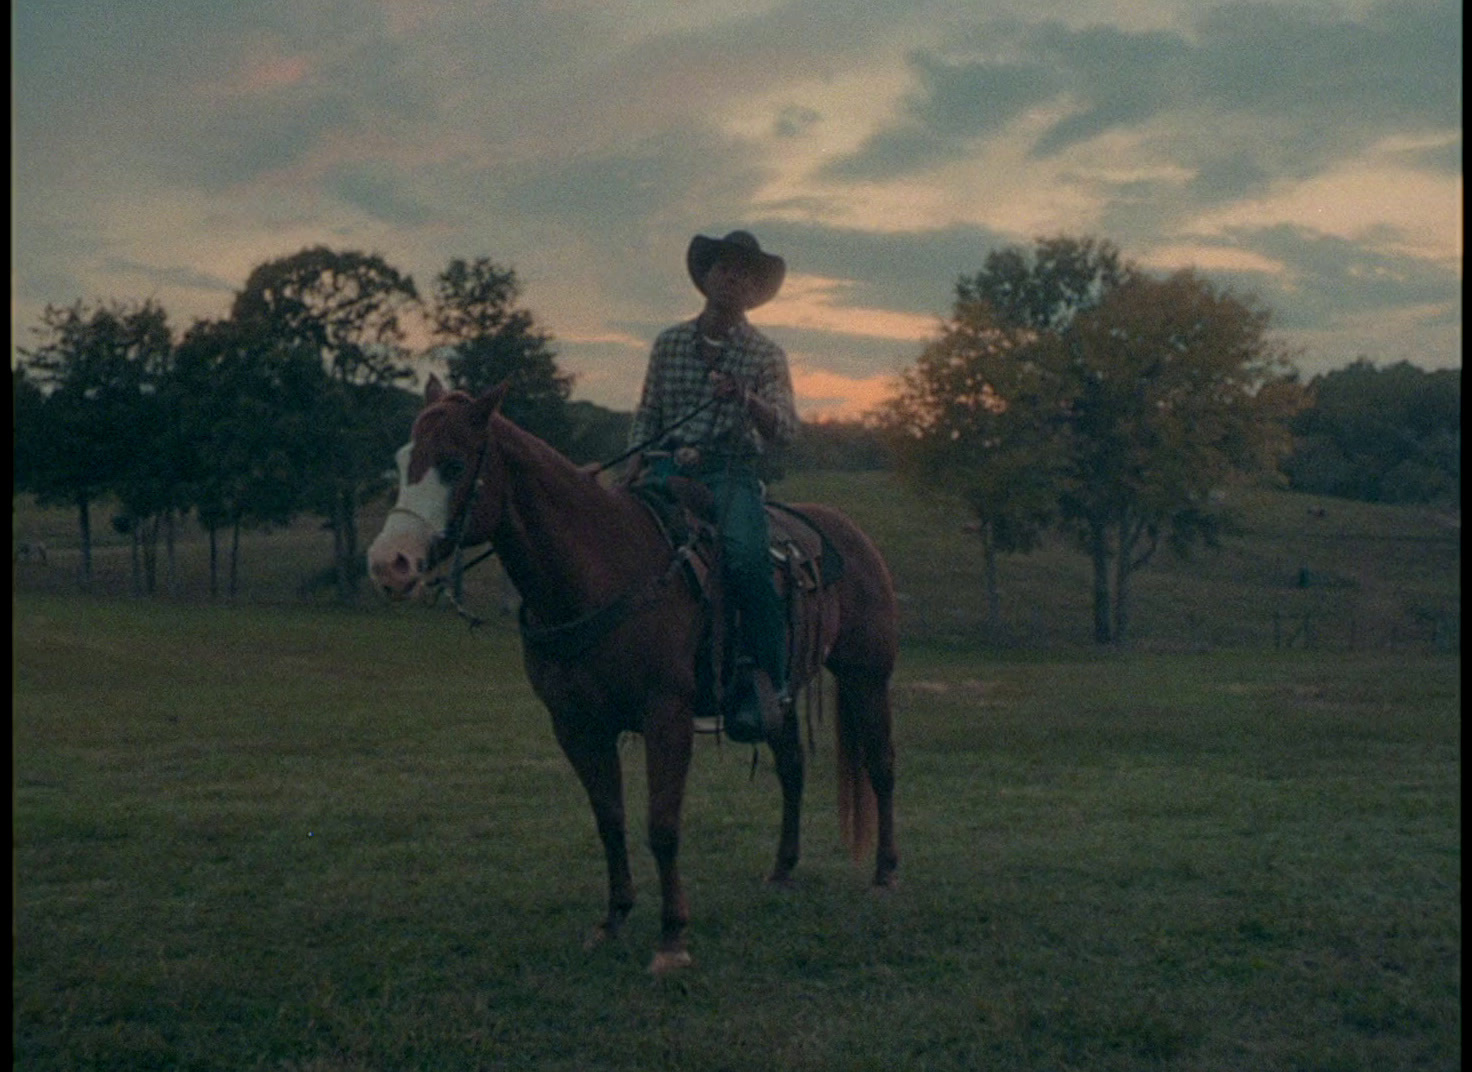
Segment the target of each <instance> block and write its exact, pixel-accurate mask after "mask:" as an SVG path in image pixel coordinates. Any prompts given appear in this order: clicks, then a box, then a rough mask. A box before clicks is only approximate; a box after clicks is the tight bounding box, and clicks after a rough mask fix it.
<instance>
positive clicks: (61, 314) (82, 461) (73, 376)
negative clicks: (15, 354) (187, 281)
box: [20, 301, 170, 585]
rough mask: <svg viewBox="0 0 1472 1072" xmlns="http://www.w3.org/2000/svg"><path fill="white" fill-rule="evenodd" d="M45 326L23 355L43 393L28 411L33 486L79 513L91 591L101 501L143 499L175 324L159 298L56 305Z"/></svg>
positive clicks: (83, 574) (83, 573)
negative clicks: (95, 515) (95, 516)
mask: <svg viewBox="0 0 1472 1072" xmlns="http://www.w3.org/2000/svg"><path fill="white" fill-rule="evenodd" d="M41 319H42V323H41V326H40V327H37V328H33V329H32V330H33V332H34V334H36V335H37V336H39V338H40V342H39V344H38V345H37V346H36V347H35V348H34V349H29V350H28V349H22V350H21V351H20V354H21V359H22V364H23V366H24V367H25V369H26V372H27V378H28V379H31V378H32V377H34V378H33V383H34V385H35V387H36V389H37V391H38V392H39V393H40V395H41V396H42V402H41V403H40V405H39V406H38V407H36V406H32V408H31V410H29V411H28V412H27V413H26V414H25V415H26V417H27V419H28V420H29V421H30V422H32V423H31V429H32V430H31V433H30V434H31V436H32V437H33V442H32V443H31V444H30V445H29V447H28V451H27V458H26V461H25V470H26V476H25V482H26V486H27V488H28V489H29V490H31V491H32V492H34V493H35V495H36V497H37V499H38V500H39V501H41V502H43V503H67V504H69V505H72V506H74V507H75V508H76V510H77V526H78V530H79V534H80V541H79V542H80V545H81V549H82V564H81V570H80V580H81V582H82V583H83V584H84V585H86V584H89V583H90V582H91V579H92V506H93V504H94V503H95V502H96V501H97V499H98V498H99V497H101V496H102V495H104V494H105V493H107V492H110V491H119V492H122V493H123V494H125V495H134V496H135V497H136V498H137V499H141V498H143V497H144V496H143V493H142V491H141V490H140V489H139V487H138V484H139V483H141V474H142V472H143V469H144V467H145V466H146V465H147V464H148V463H149V458H150V453H149V452H150V451H154V450H156V447H157V443H156V441H155V440H154V439H153V438H152V437H151V432H153V431H156V429H155V428H154V424H155V420H154V417H155V415H156V414H155V411H156V406H154V405H153V404H152V402H151V398H152V396H153V395H154V394H155V393H156V392H157V389H158V384H159V379H160V376H161V370H162V369H163V368H164V367H165V366H166V365H167V362H168V357H169V351H170V338H169V331H168V326H167V317H166V315H165V314H164V311H163V309H162V308H161V307H159V306H158V305H157V304H155V303H153V302H151V301H150V302H145V303H143V304H142V305H126V304H121V303H117V302H110V303H104V304H98V305H96V306H88V305H86V304H84V303H82V302H77V303H76V304H75V305H72V306H70V307H67V308H60V307H56V306H47V308H46V310H45V312H44V313H43V314H42V318H41ZM32 402H34V399H32ZM130 482H131V483H130ZM135 505H136V502H135Z"/></svg>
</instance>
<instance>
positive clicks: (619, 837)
mask: <svg viewBox="0 0 1472 1072" xmlns="http://www.w3.org/2000/svg"><path fill="white" fill-rule="evenodd" d="M562 750H563V751H564V752H565V753H566V754H567V758H568V761H569V762H571V763H572V767H573V770H575V771H576V772H577V775H578V780H579V781H580V782H582V783H583V788H584V789H585V790H586V791H587V794H588V802H589V803H590V804H591V805H592V806H593V819H594V821H595V822H596V823H597V825H598V838H599V840H601V841H602V842H603V856H604V859H605V860H606V862H607V864H608V915H607V916H606V917H605V918H604V920H603V922H602V923H600V924H599V925H598V926H597V927H596V928H594V930H593V933H592V934H591V935H590V936H589V937H588V941H587V945H588V947H589V948H592V947H593V946H595V945H598V944H599V943H601V942H604V941H606V940H608V939H610V938H614V937H616V936H617V935H618V932H619V929H620V928H621V927H622V926H623V923H624V920H625V919H627V918H628V915H629V912H630V911H631V910H632V909H633V907H634V878H633V875H632V874H630V872H629V847H628V839H627V835H626V832H625V831H626V824H625V820H624V785H623V770H622V768H621V767H620V766H619V761H618V741H617V738H609V739H606V740H590V739H587V738H579V739H572V740H564V741H562Z"/></svg>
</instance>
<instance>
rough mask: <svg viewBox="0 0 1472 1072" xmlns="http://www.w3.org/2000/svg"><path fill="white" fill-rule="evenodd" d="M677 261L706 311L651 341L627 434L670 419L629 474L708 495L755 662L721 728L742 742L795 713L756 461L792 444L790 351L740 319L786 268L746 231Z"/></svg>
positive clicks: (638, 437)
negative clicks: (687, 485) (682, 483)
mask: <svg viewBox="0 0 1472 1072" xmlns="http://www.w3.org/2000/svg"><path fill="white" fill-rule="evenodd" d="M685 263H686V267H687V268H688V270H689V273H690V278H691V280H692V281H693V282H694V284H695V288H696V289H697V290H699V291H700V293H701V294H703V295H704V296H705V307H704V308H703V309H702V310H701V311H700V314H699V315H698V316H696V317H695V318H694V319H693V320H687V321H684V322H682V323H679V324H676V325H674V326H673V327H671V328H667V329H666V330H665V331H663V332H661V333H660V334H659V336H658V337H657V338H656V339H655V340H654V347H653V350H652V352H651V353H650V356H649V367H648V370H647V372H646V373H645V378H644V388H643V391H642V393H641V396H640V399H639V407H638V409H637V410H636V411H635V413H634V423H633V427H632V428H631V429H630V432H629V442H630V443H631V444H635V443H644V442H645V441H646V440H647V439H648V438H649V437H650V436H657V435H658V434H659V430H660V429H661V428H666V427H670V426H671V425H676V426H677V427H676V428H675V430H674V431H672V432H671V433H670V435H669V436H668V437H667V438H666V439H665V440H664V441H663V442H661V443H658V444H657V445H656V446H657V449H656V450H654V451H652V452H650V453H648V454H646V455H645V456H644V457H643V458H642V459H641V461H640V463H639V464H638V467H637V469H636V472H635V476H634V479H636V480H646V481H647V480H653V481H665V480H668V478H669V477H670V476H674V475H678V476H682V477H686V478H688V479H691V480H694V481H696V482H698V483H699V484H702V485H704V486H705V487H706V488H707V489H708V490H709V492H710V494H711V499H712V501H713V503H714V507H715V513H716V526H717V528H718V530H719V532H720V535H721V561H722V563H723V568H722V575H723V578H724V581H725V585H726V591H727V593H728V594H729V596H730V598H731V599H732V602H733V604H734V606H735V607H736V609H737V611H738V613H739V616H740V618H739V620H740V633H739V639H740V642H741V644H742V648H743V651H744V654H745V656H746V657H747V659H748V660H749V662H750V663H751V664H753V665H752V666H751V670H750V686H749V687H747V688H745V690H744V694H743V695H742V697H741V699H740V701H739V702H738V703H737V704H736V705H735V706H734V708H733V709H732V710H730V711H729V713H728V715H727V718H726V722H725V730H726V735H727V736H728V737H730V738H731V739H732V740H733V741H738V742H741V743H750V742H757V741H761V740H763V739H764V738H765V737H767V736H769V735H770V734H773V733H775V732H776V731H777V729H778V728H779V727H780V726H781V723H782V720H783V719H784V718H785V717H786V714H787V712H788V711H789V710H790V709H791V695H790V692H789V689H788V680H787V678H788V667H787V643H786V638H785V635H784V629H785V616H784V611H783V607H782V602H781V599H780V597H779V596H778V594H777V590H776V588H775V587H774V585H773V582H772V564H771V560H770V558H769V553H768V546H767V545H768V528H767V515H766V510H765V508H764V506H763V502H762V486H761V481H760V480H759V478H758V463H759V460H760V458H761V456H762V454H763V452H764V451H765V450H767V449H769V448H772V447H779V446H784V445H786V444H787V443H789V442H790V441H791V440H792V437H793V435H794V433H795V432H796V431H797V425H798V418H797V411H796V409H795V408H794V406H793V400H792V377H791V373H790V372H789V371H788V367H787V355H786V354H785V353H783V351H782V348H781V347H780V346H778V345H777V344H776V343H774V342H773V341H772V340H771V339H769V338H767V337H766V336H765V335H763V334H762V333H761V332H759V331H757V330H756V328H754V327H752V326H751V324H750V322H749V321H748V320H747V319H746V314H747V313H748V312H749V311H750V310H752V309H754V308H756V307H757V306H758V305H761V304H762V303H764V302H766V301H770V300H771V299H772V298H773V297H775V296H776V294H777V291H778V290H779V289H780V288H781V286H782V279H783V277H784V275H785V274H786V270H787V266H786V264H785V262H784V261H783V260H782V258H781V257H778V256H775V255H773V254H771V253H767V252H764V251H763V250H762V249H761V246H760V245H759V244H758V243H757V240H756V239H755V238H754V237H753V236H752V235H751V234H749V233H747V232H746V231H732V232H731V233H730V234H728V235H726V236H725V237H724V238H707V237H706V236H704V235H696V236H695V238H694V239H692V240H691V242H690V247H689V249H688V251H687V252H686V255H685ZM690 414H695V416H694V417H691V418H690V419H688V420H686V419H685V418H687V417H688V416H689V415H690Z"/></svg>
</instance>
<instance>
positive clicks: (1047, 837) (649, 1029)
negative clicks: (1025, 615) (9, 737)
mask: <svg viewBox="0 0 1472 1072" xmlns="http://www.w3.org/2000/svg"><path fill="white" fill-rule="evenodd" d="M14 619H15V631H16V640H15V686H14V688H15V697H14V698H15V714H14V727H15V728H14V735H15V746H16V760H15V764H16V774H15V777H16V816H15V836H16V842H17V867H18V875H19V878H18V910H17V911H18V916H17V926H18V935H19V937H18V940H17V944H16V953H15V968H14V983H15V997H14V1045H15V1067H16V1068H23V1069H27V1070H46V1069H72V1068H138V1069H143V1068H150V1069H151V1068H160V1069H163V1068H170V1069H172V1068H179V1069H250V1068H262V1069H278V1070H300V1072H307V1070H311V1072H338V1070H360V1069H473V1068H489V1069H565V1070H568V1072H572V1070H578V1072H585V1070H592V1069H627V1070H652V1069H674V1070H690V1072H696V1070H699V1072H707V1070H723V1069H729V1070H741V1069H752V1070H756V1069H761V1070H763V1072H768V1070H774V1069H841V1070H864V1069H873V1070H881V1069H883V1070H890V1069H909V1068H916V1069H940V1070H947V1069H957V1070H959V1069H968V1070H969V1069H1090V1070H1093V1069H1136V1068H1164V1069H1192V1070H1194V1069H1245V1068H1263V1069H1322V1070H1341V1069H1342V1070H1349V1069H1365V1070H1382V1069H1410V1068H1426V1069H1453V1068H1459V1067H1460V1065H1461V1038H1460V1011H1459V997H1460V941H1461V933H1460V915H1459V910H1460V879H1459V871H1460V867H1459V865H1460V828H1459V816H1458V792H1459V775H1458V756H1457V749H1458V732H1459V731H1458V718H1459V684H1458V671H1459V665H1460V664H1459V662H1458V661H1457V660H1456V659H1454V658H1449V657H1430V656H1415V655H1409V654H1405V653H1401V654H1398V655H1395V656H1393V657H1392V656H1389V655H1384V654H1381V655H1377V654H1362V655H1360V656H1358V657H1351V656H1347V655H1323V654H1307V653H1302V652H1295V653H1292V654H1285V655H1281V656H1273V657H1269V656H1264V655H1262V654H1254V655H1251V656H1248V655H1244V654H1236V653H1231V652H1219V653H1215V654H1210V655H1196V656H1186V655H1178V656H1142V655H1137V656H1130V657H1123V658H1097V657H1093V658H1082V659H1080V658H1073V659H1069V660H1061V659H1058V660H1048V661H1024V660H1020V659H1019V660H1006V661H999V660H997V659H995V658H983V657H970V656H963V655H959V654H955V653H926V652H923V651H914V650H912V651H908V652H907V653H906V656H905V659H904V661H903V665H902V670H901V674H900V677H899V680H898V682H897V685H896V689H895V696H896V718H897V725H898V739H899V754H900V777H901V783H900V785H901V788H900V797H899V801H900V805H899V808H900V812H899V815H900V837H901V850H902V852H903V853H904V860H903V863H902V875H903V886H902V888H901V889H900V890H899V891H898V892H897V893H895V894H892V895H883V896H876V895H874V894H871V893H869V892H868V891H867V889H866V885H865V878H866V872H865V871H861V870H856V869H855V868H853V867H852V865H850V864H849V862H848V861H847V859H846V858H845V857H844V856H843V854H842V851H841V849H840V847H839V845H838V839H837V833H836V822H835V818H834V814H833V812H834V809H833V784H832V746H831V743H830V741H829V733H828V732H827V731H826V729H825V731H824V732H821V733H820V735H819V742H820V744H819V753H818V755H817V756H816V757H815V758H814V760H813V763H812V767H811V775H810V781H809V795H808V802H809V809H808V815H807V819H806V822H805V834H806V837H807V844H806V856H805V859H804V862H803V864H802V865H801V867H800V869H799V872H798V873H799V876H800V881H799V883H798V885H797V888H796V889H795V890H790V891H782V892H779V891H773V890H768V889H766V888H765V887H764V886H763V885H762V883H761V877H762V875H763V873H764V871H765V869H766V867H767V866H768V865H769V863H770V857H771V853H772V851H773V849H774V847H775V835H776V819H777V810H778V802H777V794H776V787H775V779H774V778H773V777H772V775H771V773H770V764H769V762H765V763H764V764H763V769H762V771H761V773H759V775H758V777H757V779H756V781H755V783H751V782H749V781H748V779H747V770H748V759H749V756H750V752H749V750H746V749H737V748H731V747H727V748H724V749H717V748H715V747H714V746H710V745H704V746H702V747H701V748H700V749H699V754H698V755H697V758H696V763H695V770H694V772H693V775H692V782H691V791H690V798H689V801H688V805H687V815H686V840H685V848H684V852H683V860H684V864H685V873H686V879H687V886H688V892H689V894H690V898H691V902H692V907H693V912H694V924H693V927H692V936H691V938H692V942H691V944H692V951H693V952H694V954H695V957H696V966H695V967H694V968H693V969H692V970H690V971H688V972H686V973H684V974H683V975H680V976H678V977H676V978H673V979H664V980H655V979H651V978H650V977H649V976H647V975H646V974H645V971H644V967H645V964H646V963H647V961H648V957H649V954H650V952H651V948H652V945H653V941H654V936H655V931H656V927H657V915H658V910H657V903H656V901H657V898H656V891H655V884H654V881H653V868H652V864H651V863H650V861H649V856H648V853H647V852H646V851H644V849H643V847H642V843H643V831H642V821H636V823H635V831H634V838H633V840H634V843H635V861H634V862H635V868H636V879H637V880H638V881H639V884H640V889H641V895H642V898H643V899H642V901H641V903H640V905H639V907H638V908H637V909H636V910H635V915H634V917H633V918H632V920H631V922H630V925H629V927H628V929H627V932H626V935H625V937H624V938H623V939H622V940H621V941H620V942H619V943H617V944H614V945H612V946H609V947H605V948H601V949H599V950H597V951H595V952H593V953H591V954H590V953H584V952H583V950H582V948H581V939H582V937H583V935H584V933H585V932H586V930H587V929H588V927H589V926H590V925H591V924H592V923H593V921H594V920H595V919H596V918H597V916H598V914H599V911H600V909H601V906H602V898H603V891H604V876H603V872H602V862H601V853H600V852H599V850H598V847H597V842H596V838H595V836H594V833H593V826H592V821H591V817H590V815H589V813H588V811H587V808H586V805H585V803H584V801H583V798H582V796H581V792H580V790H579V789H578V788H577V786H576V783H575V781H574V779H573V777H572V774H571V772H570V771H569V770H568V768H567V767H566V764H565V762H564V761H563V760H562V758H561V756H560V755H559V754H558V752H557V750H556V746H555V744H554V743H553V741H552V738H551V733H550V730H549V728H548V725H547V721H546V718H545V715H544V714H543V713H542V712H541V710H540V708H539V707H538V706H537V704H536V702H535V700H534V699H533V697H532V696H531V695H530V693H529V691H528V689H527V687H526V685H525V683H524V679H523V678H522V676H521V673H520V669H519V665H518V658H517V655H516V651H515V644H514V640H513V638H511V637H510V636H509V635H507V633H506V632H504V631H501V632H498V631H496V630H495V629H492V630H491V631H489V632H486V631H482V632H480V633H477V634H475V635H474V636H470V635H467V634H466V632H465V630H464V627H463V625H461V624H460V623H458V622H457V621H455V620H454V619H453V618H451V617H450V616H448V615H429V614H426V613H422V612H418V611H408V612H404V613H398V614H386V613H378V614H368V613H334V612H327V611H322V610H311V609H269V608H254V609H250V610H243V611H233V612H232V611H227V610H212V609H207V608H188V607H166V606H160V605H155V604H136V603H121V602H116V603H102V602H86V601H82V600H74V599H66V598H54V597H25V598H22V599H21V600H20V601H19V603H18V604H17V606H16V609H15V612H14ZM626 771H627V772H628V775H629V782H630V786H629V789H630V797H631V806H630V811H631V813H632V814H633V815H635V816H636V817H637V816H639V815H640V814H641V813H642V800H643V787H642V763H641V753H640V749H639V747H638V742H637V739H631V741H630V744H629V747H628V748H627V749H626Z"/></svg>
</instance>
